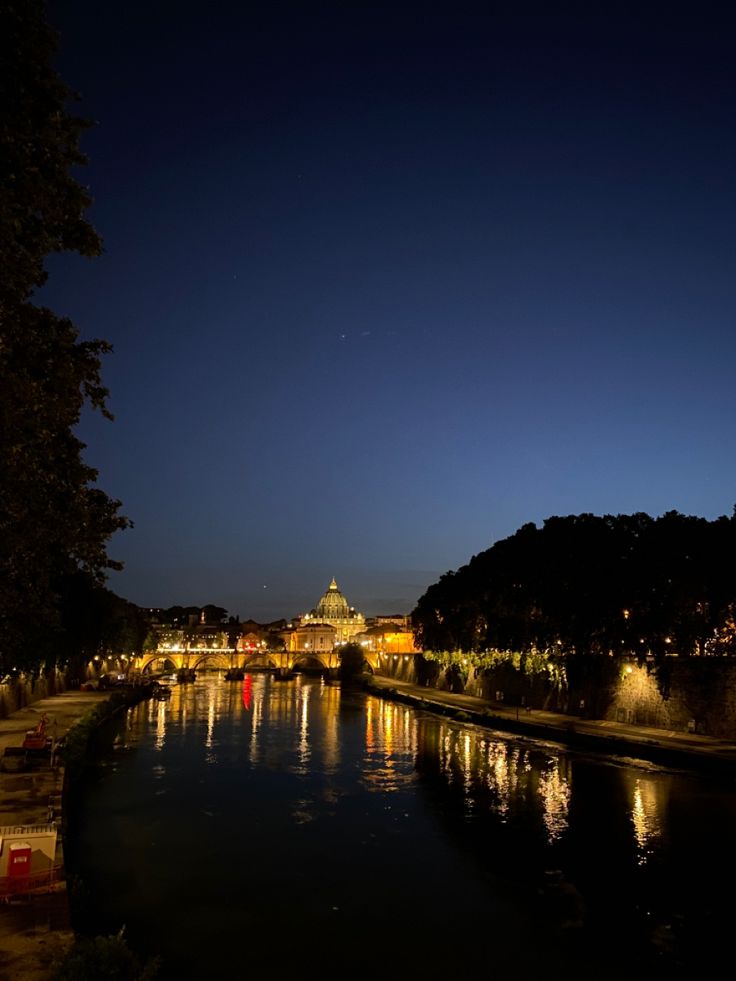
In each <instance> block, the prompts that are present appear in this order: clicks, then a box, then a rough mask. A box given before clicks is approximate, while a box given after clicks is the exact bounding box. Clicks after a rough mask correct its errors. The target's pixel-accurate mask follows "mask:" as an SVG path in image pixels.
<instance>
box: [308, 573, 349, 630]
mask: <svg viewBox="0 0 736 981" xmlns="http://www.w3.org/2000/svg"><path fill="white" fill-rule="evenodd" d="M350 615H351V610H350V607H349V606H348V601H347V600H346V599H345V597H344V596H343V595H342V593H341V592H340V590H339V589H338V588H337V583H336V582H335V580H334V579H333V580H332V582H331V583H330V585H329V586H328V588H327V592H326V593H325V594H324V595H323V597H322V599H321V600H320V601H319V603H318V604H317V606H316V607H315V609H314V616H315V618H317V619H320V620H327V621H329V620H345V619H347V618H348V617H349V616H350Z"/></svg>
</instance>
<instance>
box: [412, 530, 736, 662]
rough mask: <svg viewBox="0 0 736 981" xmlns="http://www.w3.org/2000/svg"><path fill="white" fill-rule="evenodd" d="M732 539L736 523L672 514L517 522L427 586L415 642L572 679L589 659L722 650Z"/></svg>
mask: <svg viewBox="0 0 736 981" xmlns="http://www.w3.org/2000/svg"><path fill="white" fill-rule="evenodd" d="M735 544H736V518H734V517H731V518H726V517H721V518H718V519H716V520H715V521H707V520H706V519H704V518H698V517H690V516H687V515H682V514H679V513H678V512H676V511H670V512H668V513H667V514H664V515H662V516H661V517H659V518H652V517H650V516H649V515H647V514H641V513H639V514H633V515H615V516H614V515H605V516H602V517H598V516H595V515H592V514H581V515H571V516H568V517H551V518H548V519H547V520H546V521H545V522H544V524H543V526H542V527H541V528H537V527H536V526H535V525H534V524H526V525H524V526H523V527H522V528H520V529H519V531H517V532H516V533H515V534H514V535H512V536H511V537H510V538H506V539H504V540H502V541H499V542H496V544H495V545H493V546H492V547H491V548H489V549H487V550H486V551H485V552H481V553H480V554H479V555H476V556H474V557H473V558H472V559H471V560H470V562H469V563H468V564H467V565H466V566H463V567H462V568H461V569H459V570H458V571H457V572H448V573H446V574H445V575H444V576H442V577H441V579H440V580H439V581H438V582H437V583H435V584H434V585H432V586H430V587H429V589H428V590H427V591H426V593H425V594H424V595H423V596H422V597H421V598H420V600H419V602H418V604H417V608H416V609H415V611H414V613H413V621H414V625H415V633H416V639H417V643H418V644H419V645H420V647H421V648H423V649H425V650H428V651H469V652H472V651H487V650H497V651H505V650H514V651H520V652H531V651H546V652H549V653H554V654H559V655H562V656H564V657H565V658H566V660H567V661H568V663H577V668H578V673H580V672H581V671H584V670H585V668H584V664H585V662H586V660H588V659H589V658H590V656H591V655H596V654H605V655H607V654H609V653H614V654H619V653H626V654H634V655H636V656H639V657H643V656H645V655H651V656H654V657H655V658H659V657H662V656H663V655H665V654H668V653H677V654H679V655H680V656H689V655H698V654H706V655H707V654H734V653H736V623H735V617H736V571H735V570H734V564H733V560H732V556H733V554H734V545H735ZM578 662H579V663H578Z"/></svg>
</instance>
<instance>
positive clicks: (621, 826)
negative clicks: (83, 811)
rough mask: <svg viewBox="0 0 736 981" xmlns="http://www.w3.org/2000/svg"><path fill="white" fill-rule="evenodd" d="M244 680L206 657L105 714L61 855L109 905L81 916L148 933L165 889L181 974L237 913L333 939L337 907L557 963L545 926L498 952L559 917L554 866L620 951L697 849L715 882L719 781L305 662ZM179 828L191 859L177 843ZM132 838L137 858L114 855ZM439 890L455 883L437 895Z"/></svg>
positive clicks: (644, 928) (344, 929)
mask: <svg viewBox="0 0 736 981" xmlns="http://www.w3.org/2000/svg"><path fill="white" fill-rule="evenodd" d="M246 681H247V682H248V684H247V685H246V684H245V683H243V684H242V685H239V684H232V683H227V682H224V681H223V679H221V678H219V677H218V678H215V677H211V678H204V679H200V680H198V681H197V682H196V683H195V684H194V685H188V686H176V687H175V689H174V692H173V694H172V698H171V699H170V700H168V701H166V702H162V703H147V704H145V705H141V706H139V707H138V709H137V710H135V712H134V713H131V716H130V720H129V724H128V726H127V727H126V728H125V730H124V731H123V732H122V733H121V734H120V737H119V741H118V744H117V745H118V747H119V750H118V752H119V757H118V758H117V759H118V765H117V766H116V767H115V769H114V770H113V769H112V768H110V769H109V770H107V771H105V776H104V781H103V785H102V786H101V788H100V791H99V793H98V792H96V793H95V795H94V796H93V797H92V798H91V799H90V801H88V803H87V806H88V807H89V808H91V809H92V812H93V818H92V819H91V820H90V822H88V823H87V825H85V827H86V828H87V832H86V833H87V834H88V838H86V839H85V841H84V842H83V847H81V848H80V854H82V855H83V862H84V863H86V866H85V874H86V875H87V876H88V877H89V878H90V881H91V882H92V883H93V884H94V883H96V888H97V890H99V891H100V894H101V895H104V903H100V904H99V908H100V910H101V911H102V910H109V911H110V913H109V918H110V922H105V923H102V924H100V925H99V927H100V929H99V930H98V932H111V931H114V930H116V929H119V926H120V924H121V923H126V924H130V929H131V930H132V931H135V930H138V932H139V934H141V935H144V934H145V931H146V929H150V924H151V923H154V922H155V923H156V924H157V934H156V939H155V944H154V945H153V949H154V951H157V952H158V951H160V950H161V945H162V944H163V943H165V936H164V934H165V933H166V930H167V926H166V924H165V923H162V922H161V919H160V912H159V911H160V908H162V905H163V904H165V905H166V908H167V909H169V910H170V914H169V915H170V916H171V917H172V919H173V920H174V921H175V923H176V924H178V926H177V928H176V929H173V928H172V930H171V937H170V945H169V947H167V948H166V951H165V953H166V954H167V956H168V958H169V959H170V962H171V963H172V964H178V967H179V970H180V971H185V970H186V969H187V968H188V967H189V966H190V965H189V964H188V958H187V952H185V951H181V950H180V947H181V945H180V938H181V935H182V931H186V930H189V931H190V932H191V934H192V936H196V937H197V943H196V944H194V945H192V946H194V947H196V948H197V951H199V950H201V951H202V955H201V956H202V961H201V963H199V962H198V964H197V967H196V970H194V976H209V973H211V971H215V970H218V971H220V970H221V971H223V972H224V971H225V970H227V965H228V963H229V961H228V958H231V959H232V958H233V957H234V956H235V953H234V952H235V950H236V948H237V938H238V937H239V936H242V931H243V923H244V922H247V924H248V929H249V930H251V931H252V935H253V936H259V935H265V934H267V933H268V930H269V929H270V928H271V926H272V924H273V923H274V922H284V923H288V925H289V930H290V931H296V933H295V935H294V936H295V940H294V944H293V947H294V950H295V951H296V950H297V948H298V947H299V945H301V949H302V950H303V951H307V950H308V949H309V948H310V942H311V941H310V938H312V937H314V936H325V935H329V936H330V938H331V942H332V938H335V941H334V942H335V943H341V942H342V940H341V939H340V938H343V937H347V936H348V935H349V923H354V924H355V925H356V929H357V927H358V926H359V927H360V930H361V931H364V929H365V924H373V923H376V922H381V923H383V924H385V925H386V926H387V927H390V928H391V929H395V926H396V924H398V923H402V924H407V926H408V923H411V924H413V929H415V930H417V931H418V930H419V927H421V931H422V935H424V934H425V933H426V932H427V931H429V934H428V935H431V936H434V935H437V936H449V935H453V936H461V935H462V936H466V935H467V936H471V934H472V937H473V941H474V949H473V950H472V951H471V953H470V954H467V956H468V957H469V958H470V960H469V961H468V963H467V964H466V967H467V971H468V974H467V975H466V976H471V975H472V976H475V975H476V974H482V973H483V972H485V973H488V972H489V970H490V968H489V965H492V966H493V967H496V966H497V965H498V964H500V963H503V962H504V958H505V957H506V956H507V955H508V958H509V962H508V963H509V964H510V965H511V966H513V967H514V968H515V969H516V970H517V973H518V975H519V976H528V977H531V976H541V974H542V973H544V975H545V976H549V977H556V976H558V975H556V974H555V972H554V970H553V969H552V968H551V967H550V964H553V961H554V955H553V953H550V949H551V948H549V945H547V946H545V944H547V940H545V942H544V943H542V942H541V941H540V944H539V949H540V955H539V956H540V958H541V961H542V963H541V967H540V965H539V964H538V965H536V969H535V968H534V965H531V966H530V965H526V968H522V967H520V966H519V965H517V961H516V958H517V957H518V956H519V954H518V951H519V950H522V949H523V950H524V951H525V952H526V948H527V947H528V948H532V947H534V945H533V944H528V943H527V942H526V941H525V940H524V939H523V936H522V939H519V937H518V936H517V935H518V934H519V933H520V932H521V933H522V934H523V931H524V930H527V934H525V935H524V936H531V935H533V936H534V937H535V939H538V938H537V935H536V934H535V933H534V931H535V930H537V931H538V932H539V931H543V930H544V931H547V933H545V934H544V936H545V937H546V938H547V939H548V936H549V932H550V931H552V930H553V929H558V928H559V930H563V932H564V929H565V923H568V924H569V922H570V917H567V919H565V917H563V916H562V914H561V913H560V915H559V916H558V915H557V913H559V910H560V908H561V906H560V903H559V898H560V897H559V893H560V890H561V889H562V888H563V887H564V888H565V889H567V890H568V892H569V894H570V895H575V896H576V899H577V897H579V899H580V904H581V908H584V910H585V917H584V920H585V925H584V927H583V926H580V925H579V924H578V922H577V919H576V921H575V923H576V926H575V929H580V930H583V929H584V930H585V931H586V932H589V931H592V935H594V937H595V943H596V944H603V946H604V948H605V949H606V950H608V949H609V948H613V949H614V950H618V947H619V946H621V947H622V950H623V945H624V944H628V945H629V946H630V948H631V950H633V949H634V948H633V946H631V945H634V944H635V940H634V938H635V937H637V936H638V937H640V938H641V937H647V936H650V935H651V936H654V935H655V931H653V930H652V923H653V922H654V921H655V920H656V922H657V924H659V925H660V926H661V925H662V924H664V926H663V927H662V929H665V928H666V927H667V926H668V924H670V923H672V922H675V921H677V922H687V921H688V917H691V916H694V915H695V914H694V913H693V912H692V911H693V910H694V909H696V907H697V906H698V904H699V900H698V898H697V897H703V896H704V895H707V894H708V890H709V887H710V886H711V885H712V875H713V874H714V873H713V870H715V869H716V868H718V869H719V870H721V872H722V874H723V876H724V878H725V879H726V880H727V881H730V876H731V874H732V873H733V872H734V871H736V869H734V868H733V865H734V861H733V860H732V859H731V858H730V855H731V852H732V851H736V849H731V850H729V849H728V847H727V846H730V845H732V844H733V837H734V831H733V827H734V826H736V813H734V812H735V811H736V804H735V803H734V801H733V796H732V795H724V794H720V793H719V792H718V791H717V790H712V789H710V788H709V789H707V792H706V791H705V790H702V788H701V789H700V790H699V791H698V793H695V791H694V790H693V786H694V784H693V780H692V779H691V778H687V777H685V776H681V775H675V774H670V773H665V772H662V771H652V770H649V771H647V770H646V769H644V768H639V767H634V766H628V765H624V764H623V763H619V762H617V761H609V762H606V761H602V760H591V759H589V758H584V757H579V756H575V755H573V754H569V753H567V752H565V751H563V750H561V749H559V748H557V747H554V746H545V745H543V744H540V743H534V742H532V741H524V740H519V739H513V738H510V737H506V736H503V735H501V734H498V733H494V732H491V731H489V730H486V729H482V728H476V727H473V726H469V725H461V724H459V723H455V722H453V721H449V720H445V719H441V718H438V717H436V716H433V715H431V714H430V713H426V712H417V711H414V710H412V709H410V708H409V707H407V706H405V705H402V704H399V703H394V702H390V701H382V700H379V699H375V698H373V697H370V696H366V695H364V694H363V693H361V692H348V691H341V690H340V688H339V687H338V686H335V685H329V684H324V683H323V682H322V681H320V680H319V679H308V678H298V679H297V680H295V681H290V682H281V681H280V682H275V681H273V680H272V679H270V678H269V677H267V676H248V678H247V679H246ZM133 745H135V747H136V753H125V752H124V750H125V749H126V748H129V747H131V746H133ZM704 801H707V802H709V807H710V809H709V810H708V809H707V808H706V807H705V805H704V803H703V802H704ZM121 802H124V803H121ZM95 808H97V811H94V809H95ZM96 828H99V829H100V831H99V834H98V835H97V836H95V832H94V829H96ZM164 829H165V831H164ZM154 841H155V842H156V853H155V875H156V889H155V891H154V892H150V894H149V888H148V886H149V880H150V878H151V876H150V875H149V871H146V870H147V869H150V867H152V866H150V867H149V866H148V865H147V858H146V856H147V852H146V849H150V847H151V843H152V842H154ZM192 842H196V843H197V849H198V850H197V858H196V862H195V863H194V864H192V863H190V864H189V865H187V864H186V863H184V864H183V863H182V856H183V855H185V854H187V849H189V850H190V851H191V847H192ZM716 842H720V845H719V846H718V848H717V847H716V844H715V843H716ZM131 848H133V849H135V850H136V854H138V855H139V856H140V861H139V862H138V863H137V864H136V868H135V870H134V869H132V868H131V864H130V862H126V860H125V858H124V856H125V855H129V854H130V851H131ZM714 851H718V855H714V854H713V853H714ZM721 853H722V854H721ZM223 868H226V869H227V874H226V875H224V876H223V875H222V872H221V870H222V869H223ZM666 870H669V871H666ZM187 876H189V877H191V878H192V880H193V883H195V884H196V885H195V884H192V885H191V887H187V888H189V893H188V895H189V900H187V888H184V887H183V886H182V882H183V881H188V880H186V877H187ZM709 876H711V878H710V879H709ZM542 882H546V883H548V884H549V883H550V882H553V883H554V885H555V888H556V889H557V893H556V894H555V896H556V899H555V901H556V902H557V906H555V905H554V902H553V897H552V896H551V893H550V890H549V889H548V890H547V894H545V896H544V897H543V898H544V902H542V900H540V899H539V884H540V883H542ZM110 883H115V889H114V890H113V889H112V888H111V886H110ZM244 884H245V885H244ZM91 888H94V886H92V887H91ZM192 892H194V893H195V894H196V895H198V896H202V895H207V896H208V897H210V899H209V900H208V905H207V909H206V910H205V909H203V908H201V906H199V907H198V906H197V905H196V904H195V905H194V906H192V903H191V895H192ZM111 893H112V895H111ZM154 893H155V896H154ZM446 895H451V896H452V897H453V901H452V903H447V902H444V901H442V902H441V901H438V897H440V896H446ZM152 897H153V898H155V899H156V902H157V903H159V906H154V904H153V898H152ZM299 897H301V900H300V898H299ZM304 897H308V902H307V901H302V900H303V898H304ZM295 900H298V902H297V906H298V908H299V918H298V921H295V919H294V917H293V909H294V902H295ZM547 900H549V902H547ZM540 902H542V910H541V912H539V911H538V904H539V903H540ZM545 902H547V905H545V904H544V903H545ZM535 904H536V905H535ZM700 905H702V900H701V901H700ZM337 915H339V916H340V917H341V919H340V920H339V921H338V920H336V919H335V917H336V916H337ZM697 915H701V918H702V914H700V913H698V914H697ZM555 916H557V919H555ZM535 917H538V918H537V919H535ZM645 917H649V922H648V923H647V922H644V918H645ZM677 917H679V918H680V919H679V920H676V918H677ZM407 918H408V919H407ZM527 919H528V920H529V921H531V922H533V924H534V925H533V926H532V927H529V926H528V923H527ZM579 919H581V920H582V917H580V918H579ZM540 922H541V923H542V924H543V926H540V925H539V923H540ZM469 924H476V925H477V924H482V927H478V928H477V929H473V928H471V927H470V926H469ZM489 924H491V925H492V926H489ZM530 930H531V933H530V932H529V931H530ZM208 931H209V933H208ZM660 932H661V930H660ZM363 935H364V934H363V932H361V933H360V936H363ZM417 935H419V933H417ZM541 935H542V934H541V932H540V933H539V936H541ZM515 936H516V940H515V939H514V937H515ZM621 938H623V939H621ZM354 939H355V943H356V944H358V945H359V943H360V941H359V939H358V938H354ZM641 942H642V943H643V942H644V941H641ZM475 945H477V948H478V949H477V950H475ZM468 946H470V945H468ZM593 946H595V945H593ZM351 949H355V948H351ZM637 949H638V950H639V953H641V950H640V949H639V948H637ZM213 951H214V953H213ZM451 951H452V948H451V947H450V948H448V952H447V956H448V958H449V956H450V953H451ZM190 952H191V951H190ZM400 953H401V952H400V951H399V953H398V954H397V956H400ZM412 953H413V954H414V955H415V956H417V957H418V958H419V961H418V962H417V963H416V964H412V965H411V968H412V970H413V972H414V973H417V972H420V973H421V971H422V970H424V971H425V972H426V971H430V972H431V971H432V970H434V968H435V961H434V959H433V957H432V956H431V953H432V952H430V953H429V954H428V955H427V956H426V958H425V959H424V960H422V958H423V957H424V954H423V953H418V954H417V953H416V948H415V947H414V946H413V947H412ZM466 953H467V948H466V947H465V946H464V947H463V956H464V957H465V956H466ZM191 956H192V957H197V956H199V954H197V953H196V952H191ZM255 956H256V958H257V957H258V955H257V954H256V955H255ZM304 956H306V954H305V955H304ZM534 956H535V954H534V952H533V951H531V952H530V953H529V957H530V958H531V957H534ZM637 956H638V955H637ZM208 957H211V958H213V961H212V963H210V962H209V960H207V958H208ZM622 957H623V954H622ZM177 958H178V960H177ZM295 958H296V955H295ZM550 958H551V960H550ZM262 959H263V966H265V967H267V966H268V964H267V957H266V956H265V954H264V955H263V958H262ZM289 966H290V967H292V968H294V969H299V967H300V965H299V963H297V961H296V959H295V962H294V963H293V964H291V962H290V964H289ZM507 966H508V965H507ZM620 966H621V965H620V963H619V967H620ZM525 970H526V973H524V971H525ZM394 973H397V972H394ZM171 976H172V977H174V976H176V975H175V973H172V974H171ZM432 976H434V975H432Z"/></svg>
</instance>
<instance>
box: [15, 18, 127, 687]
mask: <svg viewBox="0 0 736 981" xmlns="http://www.w3.org/2000/svg"><path fill="white" fill-rule="evenodd" d="M0 38H1V39H2V40H0V45H1V46H2V67H1V68H0V104H2V106H3V112H2V119H1V120H0V187H1V188H2V192H1V193H0V446H1V447H2V466H1V467H0V541H2V549H1V550H0V676H1V675H4V674H6V673H7V672H8V671H9V670H11V668H12V667H19V668H23V667H25V668H38V667H40V666H41V663H42V661H43V657H44V652H46V653H49V652H50V651H51V650H52V649H53V645H52V643H51V637H52V632H53V631H54V630H55V629H58V627H59V624H60V614H59V606H60V592H61V590H62V588H63V583H64V580H65V578H66V577H67V576H69V575H70V574H73V573H75V572H76V571H77V570H82V571H83V572H84V573H86V574H87V575H89V576H90V577H91V578H92V579H93V580H94V581H95V582H96V583H99V584H101V583H102V582H103V581H104V579H105V574H106V571H107V570H108V569H111V568H120V566H119V563H116V562H113V561H112V560H111V559H109V558H108V556H107V552H106V546H107V542H108V541H109V539H110V537H111V536H112V534H113V533H114V532H115V531H116V530H118V529H121V528H125V527H126V526H127V525H128V524H129V522H128V520H127V519H126V518H125V517H123V516H122V515H121V514H120V513H119V508H120V502H119V501H115V500H112V499H111V498H109V497H108V496H107V495H106V494H105V493H104V492H103V491H102V490H100V489H99V488H98V487H96V486H95V483H96V479H97V471H96V470H94V469H93V468H92V467H90V466H89V465H88V464H86V463H85V462H84V460H83V459H82V451H83V450H84V444H83V443H81V442H80V440H79V439H78V438H77V437H76V436H75V434H74V428H75V426H76V425H77V423H78V422H79V418H80V414H81V411H82V408H83V407H84V405H85V404H87V405H89V406H90V407H92V408H93V409H98V410H99V411H101V412H102V413H103V415H105V416H107V417H108V418H112V417H111V416H110V413H109V412H108V410H107V408H106V405H105V402H106V398H107V395H108V392H107V389H106V388H105V387H104V386H103V384H102V380H101V375H100V368H101V365H100V359H101V356H102V355H103V354H105V353H106V352H108V351H109V350H110V346H109V344H107V343H106V342H105V341H101V340H92V341H81V340H80V339H79V335H78V332H77V330H76V328H75V327H74V325H73V324H72V323H71V321H70V320H68V319H67V318H65V317H60V316H57V315H56V314H54V313H53V312H52V311H50V310H48V309H46V308H45V307H42V306H37V305H35V304H34V303H33V302H31V298H32V295H33V292H34V290H36V289H37V288H38V287H40V286H41V285H43V283H44V282H45V280H46V275H47V274H46V272H45V269H44V262H45V260H46V258H47V256H48V255H49V254H51V253H53V252H61V251H75V252H78V253H80V254H81V255H85V256H94V255H98V254H99V253H100V251H101V243H100V239H99V237H98V235H97V233H96V232H95V231H94V229H93V228H92V226H91V225H90V224H89V222H88V221H87V220H86V218H85V217H84V212H85V210H86V208H87V207H88V206H89V204H90V200H91V199H90V197H89V193H88V191H87V190H86V189H85V188H84V187H82V185H80V184H79V183H78V182H77V181H76V180H75V178H74V177H73V176H72V174H71V168H72V167H76V166H78V165H80V164H83V163H85V157H84V155H83V154H82V153H81V150H80V148H79V137H80V134H81V133H82V131H83V130H84V129H85V128H86V127H87V126H88V123H87V122H86V121H84V120H82V119H80V118H78V117H77V116H75V115H72V114H70V113H69V112H68V111H67V109H66V103H67V102H68V101H69V100H71V99H72V98H74V94H73V93H72V92H71V91H70V90H69V89H68V88H67V86H66V85H65V84H64V82H63V81H62V80H61V79H60V78H59V77H58V75H57V74H56V72H55V71H54V69H53V67H52V57H53V53H54V50H55V48H56V36H55V34H54V32H53V31H52V30H51V28H50V27H49V26H48V24H47V23H46V22H45V19H44V10H43V4H42V3H41V2H40V0H22V2H21V0H18V2H16V3H14V2H12V0H11V2H9V3H6V4H3V6H2V11H1V12H0Z"/></svg>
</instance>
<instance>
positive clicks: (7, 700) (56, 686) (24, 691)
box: [0, 671, 66, 719]
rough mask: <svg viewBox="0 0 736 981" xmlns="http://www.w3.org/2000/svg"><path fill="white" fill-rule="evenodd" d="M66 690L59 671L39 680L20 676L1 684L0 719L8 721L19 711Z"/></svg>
mask: <svg viewBox="0 0 736 981" xmlns="http://www.w3.org/2000/svg"><path fill="white" fill-rule="evenodd" d="M65 690H66V686H65V684H64V677H63V675H62V674H61V672H59V671H55V672H54V673H53V674H50V675H42V676H41V677H38V678H33V677H31V676H29V675H20V676H19V677H17V678H14V679H13V680H12V681H3V682H2V683H0V719H7V717H8V716H9V715H12V714H13V712H17V711H18V709H22V708H25V706H26V705H33V703H34V702H37V701H39V699H41V698H48V697H49V696H50V695H58V694H59V693H60V692H63V691H65Z"/></svg>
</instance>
